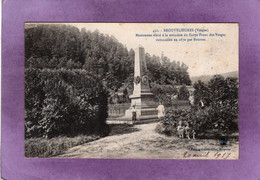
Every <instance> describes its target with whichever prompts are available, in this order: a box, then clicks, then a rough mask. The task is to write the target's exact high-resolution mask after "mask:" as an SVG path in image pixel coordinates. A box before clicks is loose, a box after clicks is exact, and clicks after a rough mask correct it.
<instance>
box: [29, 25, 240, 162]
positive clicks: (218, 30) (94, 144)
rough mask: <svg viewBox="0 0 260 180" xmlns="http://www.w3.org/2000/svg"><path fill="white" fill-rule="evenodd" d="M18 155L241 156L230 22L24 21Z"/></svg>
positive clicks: (236, 61) (236, 36) (235, 46)
mask: <svg viewBox="0 0 260 180" xmlns="http://www.w3.org/2000/svg"><path fill="white" fill-rule="evenodd" d="M24 27H25V29H24V36H25V37H24V38H25V58H24V60H25V92H24V93H25V117H24V124H25V157H28V158H34V157H40V158H105V159H106V158H109V159H215V160H221V159H222V160H223V159H239V128H238V122H239V114H238V102H239V100H238V90H239V85H238V84H239V79H238V77H239V76H238V74H239V73H238V69H239V68H238V64H239V49H238V45H239V33H238V29H239V25H238V23H25V25H24Z"/></svg>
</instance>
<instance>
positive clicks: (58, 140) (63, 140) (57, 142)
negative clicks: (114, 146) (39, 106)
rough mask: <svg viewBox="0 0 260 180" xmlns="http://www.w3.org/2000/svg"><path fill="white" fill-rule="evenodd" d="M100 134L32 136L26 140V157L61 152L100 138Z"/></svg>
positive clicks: (48, 155)
mask: <svg viewBox="0 0 260 180" xmlns="http://www.w3.org/2000/svg"><path fill="white" fill-rule="evenodd" d="M99 138H100V137H99V136H87V135H79V136H76V137H55V138H51V139H45V138H30V139H26V140H25V157H38V158H47V157H52V156H56V155H59V154H61V153H62V152H64V151H66V150H67V149H68V148H70V147H73V146H77V145H81V144H84V143H87V142H90V141H94V140H97V139H99Z"/></svg>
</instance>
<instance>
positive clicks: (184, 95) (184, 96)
mask: <svg viewBox="0 0 260 180" xmlns="http://www.w3.org/2000/svg"><path fill="white" fill-rule="evenodd" d="M189 97H190V94H189V91H188V89H187V87H186V86H185V85H183V86H181V88H180V89H179V92H178V99H179V100H185V101H187V100H189Z"/></svg>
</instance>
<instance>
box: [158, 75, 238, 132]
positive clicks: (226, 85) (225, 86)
mask: <svg viewBox="0 0 260 180" xmlns="http://www.w3.org/2000/svg"><path fill="white" fill-rule="evenodd" d="M194 87H195V92H194V94H195V103H196V105H197V106H195V107H193V108H191V109H182V110H170V111H168V112H166V116H165V118H164V119H163V120H162V123H161V124H160V125H158V127H157V128H156V131H157V132H159V133H164V134H167V135H176V134H177V125H178V124H179V123H182V124H183V125H184V126H185V125H186V124H189V125H190V127H191V129H194V130H195V132H196V133H197V135H199V136H201V137H210V136H212V135H214V136H215V137H218V136H228V135H230V134H232V133H237V132H238V82H237V79H235V78H226V79H224V78H223V77H222V76H219V75H218V76H214V77H213V78H212V79H211V81H210V82H209V84H208V85H206V84H204V83H201V82H197V83H195V85H194ZM201 102H203V103H201ZM202 104H203V105H202Z"/></svg>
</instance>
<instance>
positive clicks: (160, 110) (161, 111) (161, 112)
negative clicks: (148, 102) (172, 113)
mask: <svg viewBox="0 0 260 180" xmlns="http://www.w3.org/2000/svg"><path fill="white" fill-rule="evenodd" d="M157 110H158V118H159V119H161V118H162V117H164V116H165V109H164V106H163V105H162V103H160V104H159V106H158V107H157Z"/></svg>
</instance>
